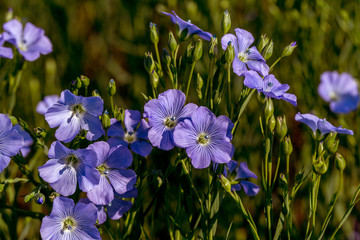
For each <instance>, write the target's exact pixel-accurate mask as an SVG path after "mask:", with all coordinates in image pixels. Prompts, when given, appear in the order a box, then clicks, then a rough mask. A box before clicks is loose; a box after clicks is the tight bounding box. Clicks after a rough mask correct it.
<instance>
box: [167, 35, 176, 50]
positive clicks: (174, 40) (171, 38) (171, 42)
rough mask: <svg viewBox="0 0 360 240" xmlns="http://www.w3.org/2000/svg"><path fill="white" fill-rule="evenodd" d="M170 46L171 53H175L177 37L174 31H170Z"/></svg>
mask: <svg viewBox="0 0 360 240" xmlns="http://www.w3.org/2000/svg"><path fill="white" fill-rule="evenodd" d="M168 47H169V50H170V52H171V54H174V52H175V50H176V48H177V42H176V39H175V37H174V34H173V33H172V32H170V33H169V38H168Z"/></svg>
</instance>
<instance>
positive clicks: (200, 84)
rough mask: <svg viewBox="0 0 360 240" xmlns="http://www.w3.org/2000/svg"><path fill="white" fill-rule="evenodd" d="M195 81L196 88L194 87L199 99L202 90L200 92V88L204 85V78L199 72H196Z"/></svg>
mask: <svg viewBox="0 0 360 240" xmlns="http://www.w3.org/2000/svg"><path fill="white" fill-rule="evenodd" d="M196 80H197V81H196V82H197V88H196V91H197V93H198V97H199V99H202V92H201V89H202V87H203V85H204V80H203V79H202V77H201V76H200V74H199V73H198V74H197V78H196Z"/></svg>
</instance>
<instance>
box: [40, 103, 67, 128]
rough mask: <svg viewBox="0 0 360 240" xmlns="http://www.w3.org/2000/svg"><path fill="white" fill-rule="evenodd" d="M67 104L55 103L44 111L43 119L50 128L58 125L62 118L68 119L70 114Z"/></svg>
mask: <svg viewBox="0 0 360 240" xmlns="http://www.w3.org/2000/svg"><path fill="white" fill-rule="evenodd" d="M72 114H73V113H72V111H70V110H69V106H68V105H64V104H62V103H55V104H54V105H52V106H51V107H50V108H49V109H48V110H47V112H46V113H45V119H46V121H47V122H48V124H49V126H50V127H51V128H54V127H57V126H59V125H60V124H61V123H62V122H63V121H64V119H69V118H70V117H71V115H72Z"/></svg>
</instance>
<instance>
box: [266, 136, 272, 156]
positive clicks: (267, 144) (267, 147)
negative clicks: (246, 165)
mask: <svg viewBox="0 0 360 240" xmlns="http://www.w3.org/2000/svg"><path fill="white" fill-rule="evenodd" d="M270 150H271V141H270V138H268V137H267V138H266V139H265V155H266V156H267V155H269V153H270Z"/></svg>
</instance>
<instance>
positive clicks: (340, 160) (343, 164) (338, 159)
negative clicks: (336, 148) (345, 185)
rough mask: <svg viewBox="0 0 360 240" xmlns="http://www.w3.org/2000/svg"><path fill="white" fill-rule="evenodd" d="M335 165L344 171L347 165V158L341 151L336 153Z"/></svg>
mask: <svg viewBox="0 0 360 240" xmlns="http://www.w3.org/2000/svg"><path fill="white" fill-rule="evenodd" d="M335 167H336V168H337V169H338V170H339V171H344V169H345V167H346V161H345V158H344V157H343V156H342V155H341V154H340V153H336V155H335Z"/></svg>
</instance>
